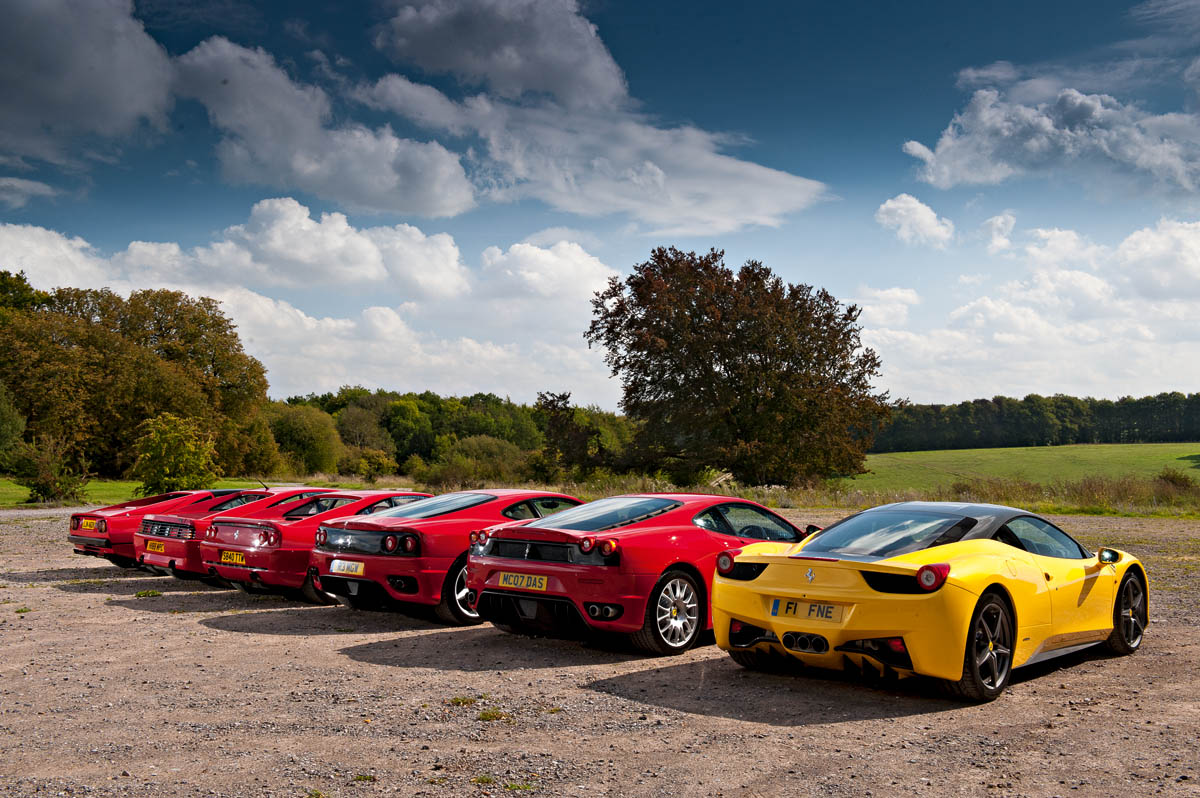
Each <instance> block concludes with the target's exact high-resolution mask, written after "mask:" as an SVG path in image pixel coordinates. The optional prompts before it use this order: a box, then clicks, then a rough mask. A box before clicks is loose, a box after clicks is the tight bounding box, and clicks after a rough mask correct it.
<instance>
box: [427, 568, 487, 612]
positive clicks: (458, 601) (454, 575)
mask: <svg viewBox="0 0 1200 798" xmlns="http://www.w3.org/2000/svg"><path fill="white" fill-rule="evenodd" d="M433 612H434V614H435V615H436V616H437V619H438V620H439V621H441V622H442V623H445V624H449V625H450V626H475V625H477V624H481V623H483V619H482V618H480V617H479V613H478V612H476V611H475V610H473V609H471V606H470V605H469V604H467V558H466V555H463V556H462V557H459V558H458V559H457V560H455V561H454V565H451V566H450V570H449V571H447V572H446V579H445V581H444V582H442V600H441V601H439V602H438V603H437V606H435V607H434V608H433Z"/></svg>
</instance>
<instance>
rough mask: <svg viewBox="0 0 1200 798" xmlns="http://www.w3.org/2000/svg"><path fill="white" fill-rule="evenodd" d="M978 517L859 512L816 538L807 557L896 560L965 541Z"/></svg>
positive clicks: (888, 511) (807, 548) (808, 549)
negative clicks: (913, 553) (832, 556)
mask: <svg viewBox="0 0 1200 798" xmlns="http://www.w3.org/2000/svg"><path fill="white" fill-rule="evenodd" d="M973 526H975V519H974V518H964V517H962V516H961V515H942V514H939V513H919V512H911V511H904V510H880V511H878V512H866V513H859V514H858V515H855V516H851V517H850V518H847V519H845V520H844V521H839V522H838V523H836V524H834V525H833V526H830V527H828V528H826V529H825V530H824V531H822V532H818V533H817V534H816V535H814V536H813V537H812V538H811V539H810V540H809V541H808V543H807V544H805V546H804V553H805V554H817V553H829V554H849V555H853V556H867V557H894V556H896V555H898V554H907V553H909V552H910V551H920V550H921V549H927V548H929V547H930V546H941V545H944V544H946V543H953V542H954V541H956V540H961V539H962V536H963V535H965V534H966V533H967V531H968V530H969V529H970V528H971V527H973Z"/></svg>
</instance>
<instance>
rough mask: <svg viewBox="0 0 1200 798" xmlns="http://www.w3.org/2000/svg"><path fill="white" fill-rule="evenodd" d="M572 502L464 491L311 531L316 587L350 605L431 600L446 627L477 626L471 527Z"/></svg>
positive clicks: (529, 493)
mask: <svg viewBox="0 0 1200 798" xmlns="http://www.w3.org/2000/svg"><path fill="white" fill-rule="evenodd" d="M578 504H579V500H578V499H576V498H574V497H572V496H566V495H564V494H561V493H547V492H545V491H537V490H472V491H464V492H461V493H446V494H443V495H441V496H434V497H433V498H431V499H422V500H421V501H418V502H413V503H412V504H408V505H405V506H403V507H397V508H396V509H394V510H385V511H384V512H382V513H376V514H375V515H372V516H370V517H369V518H343V519H340V520H338V521H331V522H330V523H328V524H322V525H321V527H320V528H319V529H318V530H317V533H316V548H314V549H313V553H312V565H313V567H314V568H316V569H317V574H318V579H319V581H320V584H319V585H318V587H319V588H320V589H321V590H324V591H325V592H327V593H333V594H335V595H336V596H338V597H339V598H340V599H342V601H343V602H344V603H346V604H349V605H350V606H351V607H355V608H357V609H401V608H403V607H404V606H405V605H413V604H424V605H432V606H433V607H434V610H435V612H436V613H437V616H438V617H439V618H440V619H441V620H443V621H445V622H446V623H450V624H460V625H464V624H473V623H479V616H478V614H477V613H476V612H475V610H474V608H473V607H472V606H471V604H470V603H468V601H467V588H466V563H467V546H468V543H469V536H470V534H471V532H473V531H475V530H478V529H483V528H485V527H489V526H493V525H495V524H499V523H503V522H506V521H510V522H511V521H520V520H523V519H531V518H543V517H545V516H548V515H551V514H552V513H556V512H558V511H560V510H564V509H566V508H568V507H574V506H576V505H578Z"/></svg>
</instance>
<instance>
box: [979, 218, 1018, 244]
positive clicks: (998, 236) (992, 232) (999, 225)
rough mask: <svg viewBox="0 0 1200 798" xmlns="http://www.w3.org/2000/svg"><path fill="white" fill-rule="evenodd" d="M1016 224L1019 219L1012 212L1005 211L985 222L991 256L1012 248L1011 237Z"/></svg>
mask: <svg viewBox="0 0 1200 798" xmlns="http://www.w3.org/2000/svg"><path fill="white" fill-rule="evenodd" d="M1016 224H1017V217H1016V216H1014V215H1013V214H1012V212H1011V211H1005V212H1004V213H1001V214H997V215H996V216H993V217H991V218H990V219H987V220H986V221H984V223H983V233H984V235H986V236H987V239H988V245H987V251H988V254H989V255H995V254H997V253H1000V252H1004V251H1005V250H1007V249H1010V248H1011V247H1012V239H1011V238H1010V236H1012V231H1013V227H1015V226H1016Z"/></svg>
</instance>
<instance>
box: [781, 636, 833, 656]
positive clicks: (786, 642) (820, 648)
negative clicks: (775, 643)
mask: <svg viewBox="0 0 1200 798" xmlns="http://www.w3.org/2000/svg"><path fill="white" fill-rule="evenodd" d="M780 641H781V642H782V643H783V647H784V648H786V649H788V650H789V651H799V652H801V653H804V654H824V653H825V652H826V651H828V650H829V641H828V640H826V639H825V638H823V637H821V636H820V635H810V634H804V633H803V632H784V633H783V637H782V638H780Z"/></svg>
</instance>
